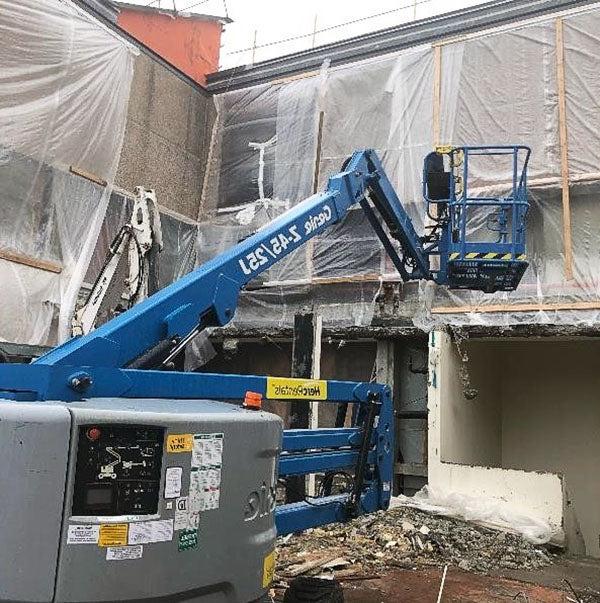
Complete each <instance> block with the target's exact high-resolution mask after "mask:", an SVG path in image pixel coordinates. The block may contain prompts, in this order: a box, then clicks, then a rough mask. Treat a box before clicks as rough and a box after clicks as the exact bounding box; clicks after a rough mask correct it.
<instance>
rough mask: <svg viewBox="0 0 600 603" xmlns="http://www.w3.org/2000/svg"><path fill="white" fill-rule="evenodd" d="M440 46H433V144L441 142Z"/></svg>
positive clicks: (436, 144)
mask: <svg viewBox="0 0 600 603" xmlns="http://www.w3.org/2000/svg"><path fill="white" fill-rule="evenodd" d="M441 104H442V47H441V46H439V45H435V46H434V47H433V146H434V147H435V146H438V145H440V144H441V142H440V137H441V128H442V117H441Z"/></svg>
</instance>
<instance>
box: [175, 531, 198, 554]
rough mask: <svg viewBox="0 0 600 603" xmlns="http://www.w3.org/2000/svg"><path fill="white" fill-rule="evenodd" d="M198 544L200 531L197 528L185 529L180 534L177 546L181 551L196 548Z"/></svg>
mask: <svg viewBox="0 0 600 603" xmlns="http://www.w3.org/2000/svg"><path fill="white" fill-rule="evenodd" d="M197 546H198V531H197V530H183V532H181V534H179V542H178V543H177V548H178V549H179V550H180V551H189V550H190V549H195V548H196V547H197Z"/></svg>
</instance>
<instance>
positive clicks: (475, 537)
mask: <svg viewBox="0 0 600 603" xmlns="http://www.w3.org/2000/svg"><path fill="white" fill-rule="evenodd" d="M551 562H552V558H551V555H550V554H549V553H548V552H547V551H546V549H545V548H543V547H541V546H536V545H534V544H531V543H530V542H528V541H527V540H525V539H524V538H523V537H522V536H520V535H517V534H512V533H508V532H502V531H498V530H494V529H491V528H487V527H482V526H479V525H476V524H472V523H468V522H466V521H463V520H459V519H453V518H448V517H441V516H435V515H431V514H428V513H425V512H423V511H420V510H417V509H412V508H408V507H401V508H396V509H393V510H391V511H387V512H385V511H381V512H379V513H375V514H373V515H366V516H363V517H359V518H357V519H355V520H353V521H351V522H349V523H346V524H332V525H330V526H326V527H323V528H315V529H312V530H308V531H307V532H305V533H303V534H299V535H293V536H291V535H290V536H287V537H285V538H282V539H280V541H279V546H278V571H277V574H278V576H279V577H280V578H283V579H286V578H290V577H294V576H297V575H327V574H329V575H332V574H333V575H334V577H336V578H338V579H347V578H351V577H352V576H356V578H357V579H358V578H359V577H365V576H368V575H372V574H379V573H381V572H382V571H384V570H385V569H387V568H392V567H405V568H410V567H418V566H427V565H437V566H442V565H446V564H448V565H453V566H455V567H459V568H460V569H463V570H465V571H476V572H483V573H486V572H488V571H491V570H494V569H500V568H508V569H517V568H518V569H534V568H538V567H542V566H545V565H548V564H550V563H551Z"/></svg>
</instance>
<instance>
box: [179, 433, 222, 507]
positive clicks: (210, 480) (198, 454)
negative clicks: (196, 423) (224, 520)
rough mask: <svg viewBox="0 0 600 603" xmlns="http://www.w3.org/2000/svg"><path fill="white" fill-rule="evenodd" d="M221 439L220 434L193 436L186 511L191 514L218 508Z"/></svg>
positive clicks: (198, 434)
mask: <svg viewBox="0 0 600 603" xmlns="http://www.w3.org/2000/svg"><path fill="white" fill-rule="evenodd" d="M223 439H224V438H223V434H222V433H197V434H195V435H194V449H193V451H192V471H191V474H190V492H189V496H188V509H189V511H190V512H191V513H199V512H200V511H210V510H211V509H218V508H219V499H220V497H221V468H222V464H223Z"/></svg>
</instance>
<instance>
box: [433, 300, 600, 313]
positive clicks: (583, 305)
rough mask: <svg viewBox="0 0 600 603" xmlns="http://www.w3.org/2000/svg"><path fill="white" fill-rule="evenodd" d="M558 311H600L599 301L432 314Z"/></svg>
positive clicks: (449, 309)
mask: <svg viewBox="0 0 600 603" xmlns="http://www.w3.org/2000/svg"><path fill="white" fill-rule="evenodd" d="M557 310H600V300H599V301H582V302H562V303H543V304H496V305H494V304H490V305H489V306H456V307H451V306H440V307H438V308H432V309H431V313H432V314H469V313H472V312H475V313H477V314H490V313H494V312H545V311H547V312H555V311H557Z"/></svg>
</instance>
